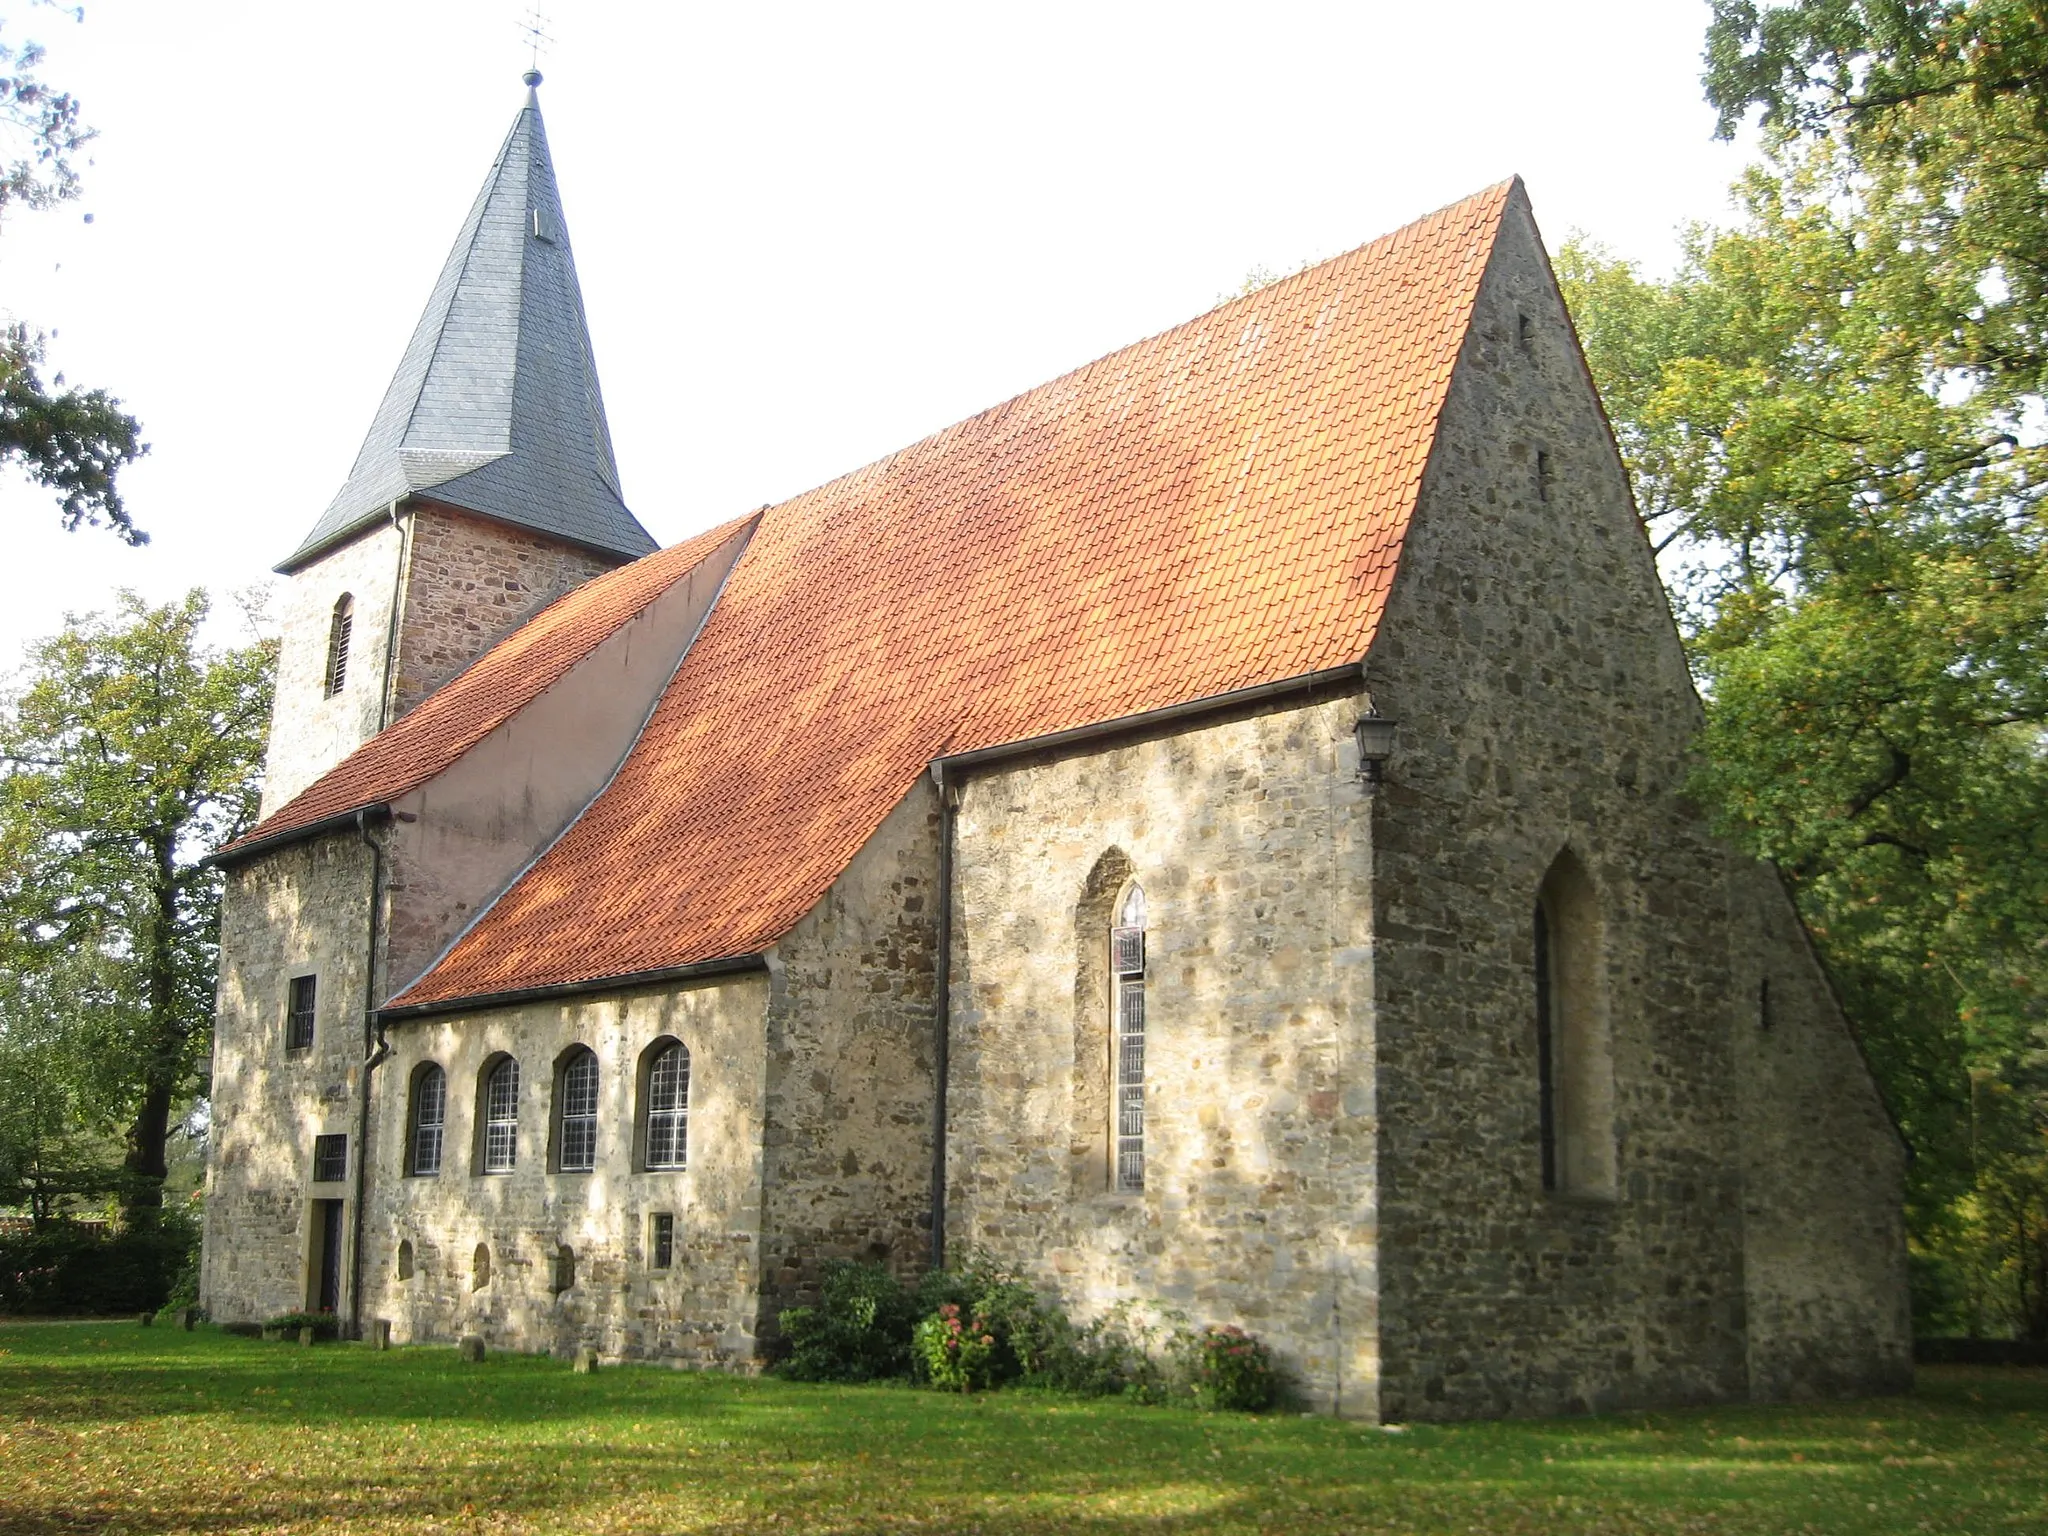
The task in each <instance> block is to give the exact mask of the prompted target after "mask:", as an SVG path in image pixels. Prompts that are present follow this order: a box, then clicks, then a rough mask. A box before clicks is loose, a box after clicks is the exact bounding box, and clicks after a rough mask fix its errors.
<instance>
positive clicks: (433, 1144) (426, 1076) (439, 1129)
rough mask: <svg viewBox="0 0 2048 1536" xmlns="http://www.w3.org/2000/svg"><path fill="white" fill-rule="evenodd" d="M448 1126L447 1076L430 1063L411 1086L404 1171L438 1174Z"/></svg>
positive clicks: (421, 1070)
mask: <svg viewBox="0 0 2048 1536" xmlns="http://www.w3.org/2000/svg"><path fill="white" fill-rule="evenodd" d="M447 1124H448V1075H447V1074H446V1073H445V1072H443V1071H442V1070H441V1069H440V1068H439V1067H437V1066H435V1065H434V1064H433V1063H432V1062H429V1063H427V1065H425V1066H423V1067H421V1068H420V1069H419V1071H418V1073H417V1074H415V1075H414V1077H413V1084H412V1137H411V1147H410V1149H409V1151H408V1153H407V1158H406V1172H407V1173H410V1174H412V1175H414V1176H415V1177H417V1178H431V1177H433V1175H435V1174H437V1173H439V1172H440V1171H441V1138H442V1135H443V1133H444V1131H445V1130H446V1128H447Z"/></svg>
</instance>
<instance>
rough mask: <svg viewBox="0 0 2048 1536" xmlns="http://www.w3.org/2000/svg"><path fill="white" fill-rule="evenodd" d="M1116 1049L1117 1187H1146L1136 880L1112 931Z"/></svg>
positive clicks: (1141, 922)
mask: <svg viewBox="0 0 2048 1536" xmlns="http://www.w3.org/2000/svg"><path fill="white" fill-rule="evenodd" d="M1109 969H1110V985H1111V986H1112V987H1113V988H1114V989H1115V996H1114V999H1113V1007H1114V1009H1115V1015H1116V1016H1115V1020H1114V1023H1115V1028H1114V1030H1113V1031H1112V1035H1113V1039H1114V1041H1115V1046H1114V1048H1115V1051H1116V1101H1115V1104H1116V1107H1115V1115H1116V1187H1117V1188H1118V1189H1119V1190H1126V1191H1135V1190H1142V1189H1143V1188H1144V1187H1145V892H1144V890H1143V888H1142V887H1140V886H1136V885H1133V886H1132V887H1131V888H1130V890H1129V892H1128V893H1126V895H1125V896H1124V899H1123V904H1122V906H1121V907H1120V908H1119V909H1118V912H1117V921H1116V926H1115V927H1113V928H1111V929H1110V931H1109Z"/></svg>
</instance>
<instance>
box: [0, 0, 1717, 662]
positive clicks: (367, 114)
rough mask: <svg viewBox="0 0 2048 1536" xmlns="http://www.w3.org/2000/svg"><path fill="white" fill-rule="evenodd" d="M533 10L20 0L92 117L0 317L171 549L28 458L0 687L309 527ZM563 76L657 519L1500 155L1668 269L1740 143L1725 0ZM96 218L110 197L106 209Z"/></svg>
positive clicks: (28, 218) (848, 11)
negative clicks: (37, 348) (33, 649)
mask: <svg viewBox="0 0 2048 1536" xmlns="http://www.w3.org/2000/svg"><path fill="white" fill-rule="evenodd" d="M521 9H522V7H521V6H520V4H519V3H518V0H352V3H351V4H349V5H346V6H309V5H300V4H279V3H276V0H267V3H215V4H206V5H200V4H181V3H174V0H91V3H90V4H89V5H88V7H87V13H86V19H85V21H84V23H83V24H82V25H80V24H74V23H73V22H71V21H70V20H68V19H67V18H65V17H64V16H62V15H61V14H59V13H57V12H54V11H51V10H48V9H31V8H29V7H28V6H26V5H24V4H21V3H19V0H14V3H5V4H0V14H4V15H5V16H6V28H5V32H4V34H0V35H4V36H5V37H6V38H7V39H9V40H10V41H13V42H16V43H19V42H21V41H23V40H25V39H27V38H35V39H37V40H39V41H42V42H43V43H45V44H46V46H47V47H48V49H49V58H48V61H47V64H46V65H45V70H44V73H45V76H46V78H48V79H49V80H50V81H51V82H53V83H55V84H57V85H60V86H62V87H64V88H66V89H69V90H71V91H73V92H74V93H75V94H77V95H78V96H79V97H80V98H81V99H82V101H83V103H84V106H85V110H86V115H87V117H88V119H89V120H90V121H91V122H92V123H93V124H94V125H95V126H97V127H98V129H99V130H100V137H99V139H98V141H97V142H96V143H95V144H94V145H93V146H92V160H93V163H92V164H91V166H90V167H88V168H87V169H86V172H85V181H86V193H85V196H84V198H83V199H82V200H81V201H80V202H79V203H78V204H75V205H72V206H70V207H67V208H64V209H61V210H59V211H56V212H52V213H42V214H22V215H19V216H17V217H15V218H14V219H12V220H10V221H9V223H8V224H7V226H6V227H5V229H4V230H0V310H4V311H5V312H6V313H8V314H9V315H12V316H14V317H17V318H20V319H23V320H26V321H29V322H31V323H32V324H35V325H38V326H41V327H43V328H46V329H53V330H55V332H56V333H57V334H56V337H55V339H54V341H53V342H52V344H51V346H52V356H53V362H54V363H55V364H57V365H58V366H60V367H61V368H62V369H63V370H64V371H65V372H66V373H67V375H68V376H69V377H70V378H71V379H72V380H74V381H77V382H82V383H89V384H93V385H98V386H100V387H103V388H106V389H109V390H111V391H113V392H114V393H116V394H118V395H119V396H121V398H122V399H123V400H125V401H126V402H127V404H128V406H129V407H130V408H131V409H132V410H133V411H134V412H135V413H136V414H137V415H139V416H140V417H141V418H142V421H143V423H144V427H145V431H146V435H147V437H148V439H149V441H150V443H151V445H152V448H151V452H150V454H149V457H148V458H147V459H145V460H144V461H143V462H142V463H140V464H139V465H137V466H136V467H135V468H133V469H131V470H130V471H128V473H127V474H126V476H125V477H124V480H123V487H124V492H125V494H126V496H127V498H128V501H129V505H130V506H131V508H132V509H133V512H134V515H135V518H136V521H137V522H138V523H139V524H141V525H142V526H143V527H144V528H146V529H147V530H148V531H149V533H150V534H151V536H152V542H151V544H150V545H149V546H148V547H147V548H145V549H141V550H131V549H128V548H126V547H124V546H122V545H120V544H118V543H116V542H115V541H114V540H113V539H112V538H111V537H109V536H108V535H107V534H105V533H103V532H91V531H81V532H79V533H76V534H70V535H66V534H63V533H60V532H58V531H57V529H56V517H55V511H54V508H53V506H52V505H51V502H50V500H49V498H48V497H47V496H45V495H44V494H43V493H41V492H38V491H35V490H34V489H33V488H30V487H28V486H26V485H25V484H24V483H22V482H20V481H19V480H18V479H15V478H12V477H9V476H5V475H0V479H4V480H5V482H6V483H4V484H0V538H4V540H5V544H4V549H5V551H6V558H5V559H4V560H0V667H11V666H13V665H14V664H15V660H16V658H17V657H18V656H19V654H20V647H21V644H22V642H23V640H24V639H26V638H27V637H30V636H34V635H39V634H45V633H48V632H50V631H52V630H54V629H55V628H56V627H57V626H58V625H59V624H60V623H61V622H62V619H63V615H64V613H65V612H66V611H67V610H71V611H77V610H82V609H88V608H93V607H99V606H103V605H105V604H106V602H107V601H108V599H109V597H110V595H111V593H112V591H113V589H114V588H116V587H118V586H124V585H125V586H131V587H135V588H138V589H140V590H141V591H143V592H145V593H146V594H148V595H149V596H151V597H153V598H165V597H169V596H172V595H175V594H177V593H179V592H181V591H183V590H184V589H185V588H186V587H188V586H191V585H194V584H204V585H207V586H209V587H212V588H213V589H215V590H216V591H218V592H226V591H229V590H233V589H237V588H246V587H251V586H256V585H260V584H262V583H264V582H266V581H268V580H271V579H272V578H270V576H269V574H268V573H269V568H270V566H271V565H272V564H274V563H275V562H276V561H277V560H279V559H281V558H282V557H283V556H284V555H286V554H287V553H289V552H290V551H291V550H292V548H293V547H294V546H295V545H296V544H297V543H298V542H299V540H300V538H301V537H302V536H303V535H304V534H305V532H306V530H307V529H308V528H310V527H311V526H312V524H313V521H314V520H315V519H316V518H317V517H318V516H319V514H320V512H321V511H322V510H323V509H324V508H325V507H326V505H327V502H328V500H329V499H330V498H331V497H332V496H333V494H334V492H335V491H336V489H337V488H338V487H339V486H340V484H341V481H342V479H343V477H344V476H345V474H346V472H347V470H348V467H349V463H350V460H351V459H352V458H353V456H354V454H355V450H356V447H357V445H358V443H359V442H360V440H361V437H362V435H363V432H364V430H365V428H366V427H367V426H368V425H369V420H370V415H371V412H372V411H373V410H374V409H375V407H376V404H377V401H378V399H379V397H380V396H381V394H382V392H383V389H384V386H385V384H386V382H387V381H388V379H389V377H390V374H391V370H392V369H393V367H394V366H395V365H396V364H397V362H398V357H399V353H400V352H401V350H402V349H403V347H404V345H405V341H406V338H407V336H408V335H409V334H410V332H411V329H412V326H413V324H414V321H415V320H416V319H417V318H418V315H419V312H420V309H421V307H422V305H423V304H424V303H425V300H426V297H427V291H428V289H429V287H430V286H431V284H432V282H433V279H434V275H435V273H436V272H437V271H438V270H439V267H440V264H441V262H442V260H443V258H444V257H445V256H446V254H447V251H448V247H449V245H450V244H451V242H452V241H453V239H454V236H455V233H456V230H457V228H458V226H459V225H460V223H461V221H462V217H463V215H464V214H465V213H466V212H467V210H468V207H469V203H470V201H471V199H472V198H473V197H474V195H475V193H476V189H477V187H478V186H479V185H480V184H481V182H482V180H483V177H484V175H485V173H486V171H487V170H488V169H489V167H490V163H491V158H492V156H493V154H494V153H495V152H496V150H497V147H498V143H499V141H500V140H501V139H502V138H503V136H504V133H505V130H506V128H507V127H508V126H509V125H510V123H511V120H512V117H513V115H514V113H515V112H516V111H517V110H518V108H519V105H520V103H521V101H522V99H523V96H524V88H523V87H522V86H521V85H520V83H519V74H520V72H521V70H523V69H524V68H525V67H526V64H527V52H526V48H525V45H524V44H523V43H522V42H521V40H520V37H519V34H518V29H517V20H518V16H519V13H520V10H521ZM546 9H547V11H548V22H547V31H548V32H549V33H550V34H552V36H553V39H554V41H553V43H552V44H551V45H550V46H549V47H548V49H547V51H546V52H545V54H544V55H543V57H542V59H541V68H542V70H543V71H544V72H545V74H546V76H547V82H546V84H545V85H543V86H542V88H541V101H542V108H543V111H544V113H545V116H546V119H547V124H548V135H549V140H550V143H551V145H552V148H553V151H554V156H555V166H556V171H557V173H558V175H559V177H560V180H561V186H562V197H563V203H564V206H565V209H566V212H567V219H568V223H569V227H570V231H571V233H572V235H573V238H574V241H575V250H576V259H577V264H578V267H579V269H580V272H581V276H582V281H583V292H584V298H585V301H586V305H587V308H588V311H589V316H590V325H591V331H592V339H593V343H594V346H595V349H596V355H597V361H598V370H599V374H600V376H601V378H602V380H603V385H604V391H605V401H606V406H607V408H608V410H609V413H610V417H611V424H612V431H613V434H614V437H615V440H616V443H617V448H618V457H619V465H620V470H621V473H622V475H623V477H624V481H625V488H626V498H627V502H628V504H629V505H630V506H631V507H632V508H633V510H634V511H635V512H636V513H637V514H638V515H639V517H640V520H641V521H642V522H643V523H645V524H646V525H647V527H648V529H649V530H650V531H651V532H652V533H653V534H654V535H655V537H656V538H658V539H660V540H661V541H662V542H663V543H670V542H673V541H674V540H676V539H679V538H681V537H684V536H685V535H687V534H690V533H692V532H694V531H696V530H697V529H700V528H703V527H705V526H707V525H709V524H711V523H713V522H716V521H718V520H720V519H723V518H726V517H730V516H732V515H734V514H735V513H737V512H740V511H743V510H745V509H748V508H752V507H757V506H760V505H761V504H763V503H764V502H770V501H776V500H780V499H781V498H783V497H786V496H789V495H791V494H794V493H795V492H798V491H801V490H804V489H806V488H807V487H809V486H812V485H815V484H817V483H818V482H820V481H822V480H826V479H829V478H831V477H833V476H834V475H837V474H840V473H842V472H844V471H846V470H849V469H852V468H856V467H858V466H859V465H861V464H864V463H867V462H868V461H870V460H873V459H875V458H878V457H880V456H882V455H883V454H886V453H888V452H890V451H892V450H894V449H896V448H899V447H901V446H903V445H904V444H906V443H909V442H913V441H915V440H916V439H918V438H920V437H923V436H925V435H926V434H928V433H930V432H932V431H934V430H936V429H938V428H940V427H942V426H944V425H946V424H947V423H948V422H951V421H954V420H957V419H959V418H960V417H962V416H966V415H970V414H972V413H973V412H975V411H978V410H980V409H982V408H983V407H986V406H988V405H992V404H994V403H996V402H997V401H1000V400H1003V399H1005V398H1007V397H1009V396H1010V395H1013V394H1015V393H1017V392H1018V391H1020V390H1023V389H1027V388H1029V387H1030V386H1032V385H1034V384H1038V383H1041V382H1043V381H1044V380H1046V379H1048V378H1051V377H1053V376H1055V375H1057V374H1060V373H1064V372H1066V371H1067V370H1069V369H1071V368H1074V367H1077V366H1079V365H1080V364H1082V363H1085V362H1087V361H1089V360H1090V359H1092V358H1094V357H1097V356H1100V355H1101V354H1102V353H1104V352H1107V351H1111V350H1113V349H1115V348H1116V347H1119V346H1121V345H1123V344H1125V343H1127V342H1130V341H1134V340H1136V339H1138V338H1139V337H1142V336H1146V335H1149V334H1151V333H1152V332H1154V331H1158V330H1160V329H1162V328H1164V327H1166V326H1169V325H1173V324H1176V323H1177V322H1179V321H1181V320H1184V319H1187V318H1188V317H1190V316H1192V315H1194V314H1197V313H1199V312H1200V311H1202V310H1204V309H1207V308H1209V307H1210V306H1211V305H1212V304H1214V303H1215V302H1216V301H1217V299H1218V297H1219V296H1221V295H1222V294H1224V293H1226V292H1229V291H1233V290H1235V289H1236V288H1237V286H1238V285H1239V283H1240V282H1241V281H1242V280H1243V278H1244V276H1245V275H1246V273H1247V272H1248V271H1249V270H1251V269H1252V268H1255V267H1266V268H1270V269H1274V270H1288V269H1291V268H1293V267H1295V266H1298V265H1300V264H1301V263H1302V262H1303V261H1305V260H1307V259H1310V258H1321V257H1324V256H1329V255H1333V254H1335V253H1337V252H1339V251H1342V250H1346V249H1349V248H1350V247H1352V246H1355V245H1358V244H1361V243H1363V242H1364V241H1366V240H1369V239H1371V238H1373V237H1374V236H1376V235H1380V234H1383V233H1385V232H1386V231H1388V230H1390V229H1393V228H1396V227H1398V226H1399V225H1401V224H1404V223H1406V222H1408V221H1409V220H1411V219H1414V218H1416V217H1418V216H1420V215H1422V214H1424V213H1427V212H1429V211H1430V210H1431V209H1434V208H1437V207H1440V206H1442V205H1443V204H1445V203H1448V202H1452V201H1454V200H1456V199H1457V198H1460V197H1462V196H1464V195H1466V194H1467V193H1470V192H1472V191H1475V190H1477V189H1478V188H1480V187H1482V186H1485V185H1487V184H1489V183H1492V182H1494V181H1497V180H1500V179H1501V178H1502V177H1505V176H1507V175H1509V174H1512V173H1516V172H1519V173H1520V174H1521V175H1523V176H1524V177H1525V178H1526V179H1527V181H1528V185H1529V190H1530V194H1531V196H1532V198H1533V200H1534V204H1535V209H1536V215H1537V218H1538V220H1539V221H1540V222H1541V224H1542V226H1543V230H1544V233H1545V235H1546V237H1547V238H1548V239H1549V241H1550V242H1551V244H1552V245H1553V247H1554V246H1555V245H1556V244H1558V243H1560V242H1561V241H1562V240H1563V239H1564V238H1565V237H1566V235H1567V234H1569V233H1570V232H1572V231H1573V230H1583V231H1586V232H1588V233H1590V234H1592V235H1594V236H1595V237H1597V238H1598V239H1600V240H1601V241H1603V242H1604V243H1605V244H1607V245H1608V246H1610V247H1611V248H1613V249H1614V250H1616V251H1617V252H1619V253H1621V254H1624V255H1627V256H1630V257H1632V258H1634V259H1636V260H1638V261H1641V262H1642V263H1644V264H1645V265H1646V266H1648V267H1650V268H1652V269H1664V268H1667V267H1668V266H1669V264H1670V262H1671V261H1672V259H1673V257H1674V255H1675V249H1676V247H1675V240H1674V232H1675V230H1676V229H1677V227H1678V226H1679V225H1680V224H1681V223H1683V222H1684V221H1686V220H1691V219H1716V218H1720V217H1723V216H1724V214H1725V211H1726V188H1727V185H1728V183H1729V182H1730V181H1731V180H1732V179H1733V178H1734V176H1735V175H1736V173H1737V171H1738V170H1739V168H1740V163H1741V159H1742V151H1740V150H1737V149H1735V148H1732V147H1730V146H1728V145H1724V144H1717V143H1715V142H1713V139H1712V131H1713V118H1712V114H1711V113H1710V112H1709V110H1708V109H1707V108H1706V106H1705V105H1704V104H1703V103H1702V101H1701V98H1700V90H1699V84H1698V74H1699V53H1700V43H1701V35H1702V32H1703V29H1704V26H1705V21H1706V4H1705V0H1536V3H1531V0H1516V3H1495V0H1437V3H1435V4H1430V5H1416V4H1413V3H1406V0H1404V3H1400V4H1394V3H1383V0H1354V3H1351V4H1340V3H1334V0H1331V3H1300V4H1292V3H1284V0H1260V3H1257V4H1239V5H1216V6H1204V5H1200V4H1191V3H1187V0H1180V3H1169V4H1149V3H1148V4H1137V3H1129V4H1123V3H1117V0H1094V3H1090V4H1082V5H1066V4H1055V3H1046V0H1037V3H1033V4H1030V5H1023V4H1008V5H995V4H971V3H961V0H955V3H953V4H950V5H933V6H912V5H898V4H880V3H877V4H862V3H850V0H840V3H837V4H821V5H793V4H773V3H760V0H757V3H753V4H734V3H731V0H726V3H722V4H716V5H702V4H695V3H690V0H661V3H644V4H643V3H630V0H555V3H554V4H552V5H549V6H547V7H546ZM88 213H89V214H90V215H91V216H92V219H91V222H90V223H87V222H86V219H85V215H86V214H88Z"/></svg>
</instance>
